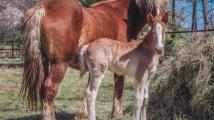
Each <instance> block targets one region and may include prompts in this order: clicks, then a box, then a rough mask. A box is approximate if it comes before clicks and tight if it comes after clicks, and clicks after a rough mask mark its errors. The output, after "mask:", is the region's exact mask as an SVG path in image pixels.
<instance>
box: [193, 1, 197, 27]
mask: <svg viewBox="0 0 214 120" xmlns="http://www.w3.org/2000/svg"><path fill="white" fill-rule="evenodd" d="M192 8H193V10H192V30H197V1H196V0H193V7H192Z"/></svg>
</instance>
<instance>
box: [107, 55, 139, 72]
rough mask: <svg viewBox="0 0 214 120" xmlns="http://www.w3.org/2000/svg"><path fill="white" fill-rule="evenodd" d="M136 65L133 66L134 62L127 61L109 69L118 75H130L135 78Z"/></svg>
mask: <svg viewBox="0 0 214 120" xmlns="http://www.w3.org/2000/svg"><path fill="white" fill-rule="evenodd" d="M136 68H137V66H136V64H133V63H132V61H130V60H129V59H127V60H126V61H123V62H118V63H115V64H113V65H111V66H110V67H109V69H110V70H111V71H113V72H115V73H117V74H118V75H129V76H134V75H135V72H136Z"/></svg>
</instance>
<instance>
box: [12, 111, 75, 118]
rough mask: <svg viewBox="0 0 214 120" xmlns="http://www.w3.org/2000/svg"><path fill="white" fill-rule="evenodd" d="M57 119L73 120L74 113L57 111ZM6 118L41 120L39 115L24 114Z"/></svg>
mask: <svg viewBox="0 0 214 120" xmlns="http://www.w3.org/2000/svg"><path fill="white" fill-rule="evenodd" d="M56 118H57V120H74V114H72V113H67V112H57V113H56ZM8 120H41V115H32V116H25V117H20V118H9V119H8Z"/></svg>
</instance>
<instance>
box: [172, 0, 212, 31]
mask: <svg viewBox="0 0 214 120" xmlns="http://www.w3.org/2000/svg"><path fill="white" fill-rule="evenodd" d="M187 1H191V0H176V17H177V18H176V20H177V21H176V22H177V24H180V25H181V26H183V29H190V28H191V24H192V3H191V2H187ZM207 1H208V2H207V8H208V9H210V8H212V9H213V11H211V12H210V13H209V14H214V0H207ZM171 4H172V2H171V0H170V2H169V5H170V7H169V9H170V10H171ZM197 17H198V29H203V27H204V21H203V6H202V2H201V0H197ZM213 29H214V28H213Z"/></svg>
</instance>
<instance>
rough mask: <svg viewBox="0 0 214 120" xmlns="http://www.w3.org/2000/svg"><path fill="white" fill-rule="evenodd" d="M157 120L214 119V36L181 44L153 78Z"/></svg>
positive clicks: (153, 108) (152, 113) (151, 105)
mask: <svg viewBox="0 0 214 120" xmlns="http://www.w3.org/2000/svg"><path fill="white" fill-rule="evenodd" d="M150 96H151V97H150V103H149V109H148V110H149V112H148V113H149V114H150V115H149V116H150V119H154V120H172V119H176V120H178V119H179V120H180V119H182V120H184V119H187V120H189V119H193V120H214V36H211V35H209V36H207V37H206V38H199V37H197V38H195V39H189V40H184V41H178V42H176V43H175V45H173V47H172V48H171V53H170V56H166V57H165V60H163V62H162V63H161V64H160V66H159V69H158V72H157V73H156V74H154V75H153V76H151V84H150Z"/></svg>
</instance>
